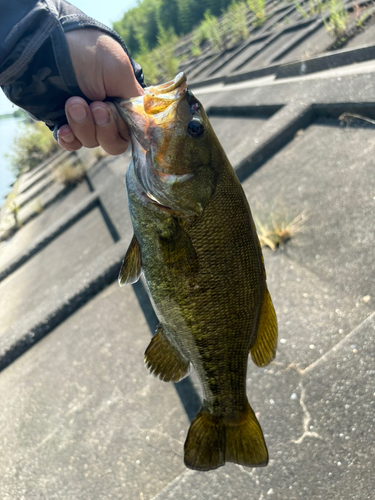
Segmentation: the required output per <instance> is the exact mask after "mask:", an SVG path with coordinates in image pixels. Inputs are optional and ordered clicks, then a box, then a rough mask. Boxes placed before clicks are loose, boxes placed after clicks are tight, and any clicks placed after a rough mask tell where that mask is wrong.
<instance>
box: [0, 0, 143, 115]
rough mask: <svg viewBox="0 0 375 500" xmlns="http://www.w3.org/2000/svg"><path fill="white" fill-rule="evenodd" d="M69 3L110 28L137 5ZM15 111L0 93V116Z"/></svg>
mask: <svg viewBox="0 0 375 500" xmlns="http://www.w3.org/2000/svg"><path fill="white" fill-rule="evenodd" d="M70 3H72V4H73V5H75V6H76V7H78V8H79V9H81V10H82V12H84V13H85V14H87V15H88V16H90V17H93V18H94V19H96V20H97V21H100V22H101V23H103V24H105V25H107V26H109V27H111V26H112V22H114V21H118V20H119V19H121V18H122V16H123V15H124V12H125V11H127V10H129V9H130V8H131V7H134V6H136V5H137V3H138V0H104V1H103V0H72V1H71V2H70ZM16 109H17V107H16V106H14V104H12V103H11V102H10V101H8V99H7V98H6V97H5V95H4V94H3V92H2V91H0V115H2V114H4V113H13V111H15V110H16Z"/></svg>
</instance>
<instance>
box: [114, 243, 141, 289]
mask: <svg viewBox="0 0 375 500" xmlns="http://www.w3.org/2000/svg"><path fill="white" fill-rule="evenodd" d="M141 273H142V265H141V249H140V246H139V243H138V241H137V238H136V237H135V235H133V238H132V240H131V242H130V245H129V248H128V250H127V252H126V255H125V258H124V261H123V263H122V266H121V269H120V274H119V276H118V282H119V285H120V286H124V285H131V284H132V283H136V282H137V281H138V280H139V277H140V275H141Z"/></svg>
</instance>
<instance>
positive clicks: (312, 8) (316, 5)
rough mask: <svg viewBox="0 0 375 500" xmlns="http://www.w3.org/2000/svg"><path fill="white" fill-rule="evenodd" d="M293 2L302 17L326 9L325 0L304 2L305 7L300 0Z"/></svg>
mask: <svg viewBox="0 0 375 500" xmlns="http://www.w3.org/2000/svg"><path fill="white" fill-rule="evenodd" d="M293 3H294V7H295V8H296V10H297V11H298V12H299V13H300V14H301V16H302V17H309V16H314V15H316V14H320V13H321V12H323V11H324V10H325V0H308V1H307V2H305V3H304V5H305V7H302V4H301V3H299V1H298V0H293Z"/></svg>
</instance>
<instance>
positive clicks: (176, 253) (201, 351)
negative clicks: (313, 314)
mask: <svg viewBox="0 0 375 500" xmlns="http://www.w3.org/2000/svg"><path fill="white" fill-rule="evenodd" d="M116 104H117V108H118V110H119V112H120V114H121V116H122V118H123V119H124V120H125V121H126V123H127V124H128V126H129V129H130V131H131V138H132V148H133V160H132V162H131V164H130V165H129V168H128V170H127V173H126V186H127V194H128V204H129V211H130V216H131V220H132V224H133V229H134V236H133V239H132V241H131V243H130V246H129V248H128V250H127V253H126V255H125V259H124V262H123V264H122V267H121V270H120V275H119V283H120V285H121V286H122V285H124V284H127V283H128V284H130V283H135V282H136V281H137V280H138V279H139V277H140V275H141V274H142V273H143V274H144V278H145V282H146V286H147V289H148V293H149V296H150V298H151V301H152V304H153V307H154V309H155V312H156V314H157V316H158V319H159V321H160V325H159V326H158V328H157V333H156V335H155V336H154V337H153V338H152V340H151V342H150V344H149V346H148V348H147V349H146V352H145V363H146V365H147V367H148V368H149V370H150V371H151V372H152V373H153V374H155V375H156V376H158V377H159V378H160V379H161V380H164V381H172V382H178V381H179V380H181V379H182V378H184V377H185V376H186V375H187V374H188V372H189V367H190V364H192V365H193V367H194V369H195V370H196V372H197V375H198V378H199V381H200V383H201V385H202V389H203V403H202V407H201V409H200V411H199V412H198V414H197V415H196V417H195V418H194V420H193V422H192V423H191V426H190V429H189V431H188V435H187V438H186V442H185V448H184V461H185V464H186V466H187V467H189V468H191V469H195V470H202V471H206V470H210V469H215V468H217V467H220V466H222V465H224V464H225V462H234V463H238V464H241V465H245V466H248V467H257V466H264V465H267V463H268V452H267V447H266V444H265V441H264V436H263V432H262V429H261V427H260V425H259V422H258V420H257V418H256V416H255V414H254V412H253V410H252V408H251V407H250V405H249V402H248V399H247V395H246V372H247V361H248V355H249V352H250V353H251V357H252V360H253V361H254V363H255V364H256V365H258V366H265V365H267V364H268V363H269V362H270V361H271V360H272V359H273V358H274V356H275V352H276V344H277V320H276V314H275V311H274V308H273V305H272V301H271V297H270V295H269V292H268V290H267V285H266V274H265V269H264V263H263V257H262V251H261V248H260V245H259V240H258V236H257V234H256V230H255V225H254V222H253V219H252V216H251V212H250V207H249V204H248V202H247V199H246V196H245V194H244V192H243V189H242V186H241V184H240V182H239V180H238V178H237V176H236V174H235V172H234V170H233V169H232V167H231V165H230V163H229V160H228V158H227V156H226V154H225V152H224V150H223V148H222V147H221V145H220V143H219V141H218V139H217V137H216V135H215V133H214V131H213V129H212V127H211V125H210V122H209V120H208V118H207V115H206V113H205V111H204V109H203V107H202V105H201V104H200V102H199V101H198V100H197V99H196V98H195V97H194V95H193V94H192V93H191V92H190V91H189V90H188V88H187V85H186V77H185V75H184V74H183V73H180V74H179V75H177V76H176V78H175V79H174V80H173V81H171V82H168V83H165V84H163V85H158V86H153V87H148V88H146V89H145V94H144V95H143V96H139V97H136V98H132V99H127V100H122V101H121V100H118V102H117V103H116Z"/></svg>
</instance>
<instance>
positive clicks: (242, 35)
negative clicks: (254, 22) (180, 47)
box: [192, 0, 249, 55]
mask: <svg viewBox="0 0 375 500" xmlns="http://www.w3.org/2000/svg"><path fill="white" fill-rule="evenodd" d="M246 12H247V8H246V5H245V4H244V3H243V2H239V3H238V2H236V1H235V0H233V1H232V3H231V4H230V6H229V8H228V10H227V11H226V12H224V14H223V16H222V18H221V20H220V21H219V20H218V18H217V17H215V16H213V15H212V14H211V13H210V11H206V12H205V14H204V19H203V21H202V22H201V23H200V25H199V26H198V27H197V28H196V29H195V31H194V32H193V35H192V44H193V48H192V55H199V54H200V47H201V45H202V43H203V42H204V41H207V42H209V44H210V45H211V47H212V48H213V49H215V50H223V49H225V48H227V47H228V46H229V45H232V44H235V43H238V42H240V41H241V40H245V39H246V38H247V37H248V36H249V31H248V29H247V23H246Z"/></svg>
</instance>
